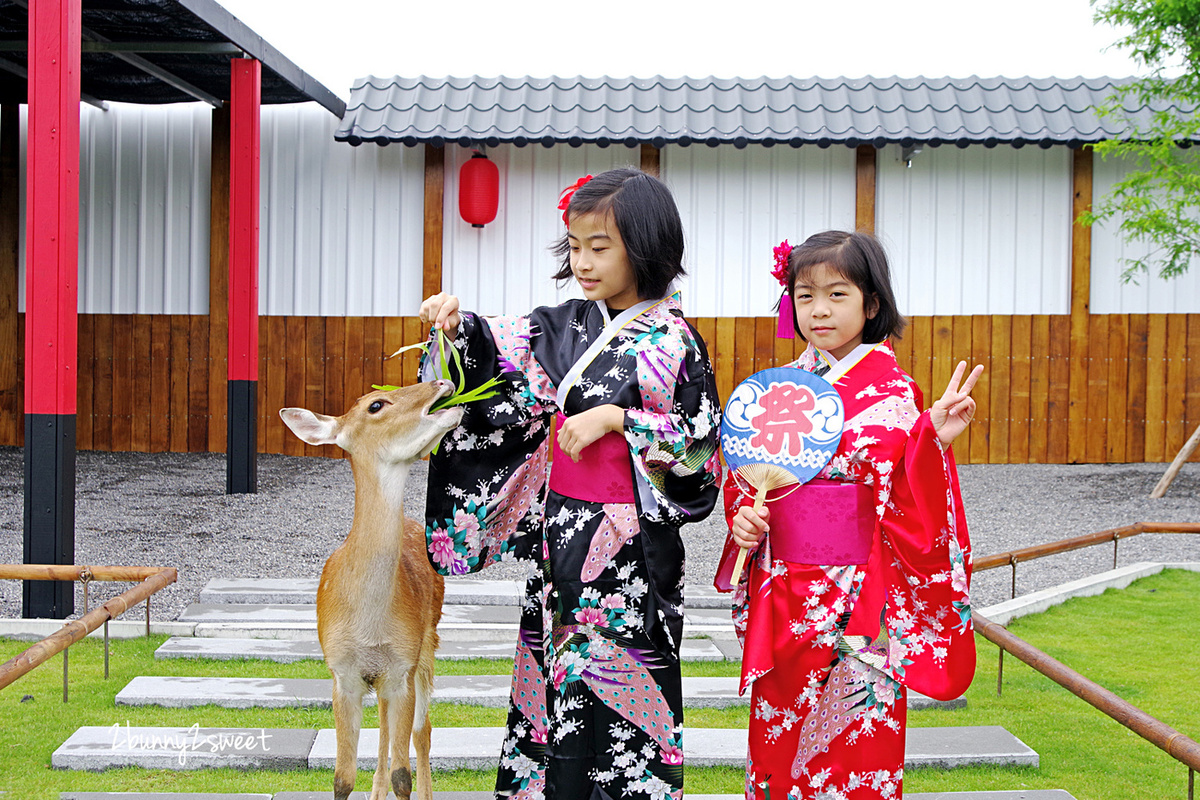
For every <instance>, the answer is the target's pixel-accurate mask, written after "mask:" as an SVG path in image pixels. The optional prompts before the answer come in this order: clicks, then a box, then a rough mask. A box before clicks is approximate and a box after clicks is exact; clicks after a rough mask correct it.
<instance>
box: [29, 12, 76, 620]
mask: <svg viewBox="0 0 1200 800" xmlns="http://www.w3.org/2000/svg"><path fill="white" fill-rule="evenodd" d="M82 25H83V21H82V8H81V0H38V2H36V3H30V4H29V126H28V134H27V137H28V144H27V162H28V167H27V175H28V178H27V180H26V201H25V202H26V208H27V209H28V215H27V219H26V229H25V248H26V254H27V257H26V265H27V268H26V271H25V272H26V274H25V279H26V282H25V298H26V302H25V563H27V564H70V563H72V562H74V560H75V411H76V402H77V400H76V390H77V387H76V383H77V381H76V369H77V361H78V352H77V340H78V333H79V331H78V325H79V319H78V316H79V315H78V285H77V284H78V280H79V53H80V35H81V32H82ZM74 611H75V591H74V586H73V584H71V583H65V582H55V583H51V584H38V583H36V582H33V581H27V582H26V583H25V585H24V587H23V614H24V616H25V617H50V618H56V619H65V618H66V617H68V616H70V615H71V614H72V613H74Z"/></svg>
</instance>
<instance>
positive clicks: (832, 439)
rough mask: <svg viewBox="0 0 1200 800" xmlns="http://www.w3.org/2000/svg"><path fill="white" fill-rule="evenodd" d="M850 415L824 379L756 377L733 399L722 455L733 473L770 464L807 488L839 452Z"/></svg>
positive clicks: (798, 373)
mask: <svg viewBox="0 0 1200 800" xmlns="http://www.w3.org/2000/svg"><path fill="white" fill-rule="evenodd" d="M844 423H845V411H844V408H843V405H842V399H841V397H839V396H838V393H837V390H836V389H834V388H833V386H832V385H830V383H829V382H828V381H826V380H825V379H824V378H820V377H818V376H816V375H813V374H812V373H811V372H806V371H805V370H801V369H796V368H795V367H778V368H775V369H767V370H763V371H761V372H756V373H755V374H753V375H751V376H750V377H749V378H747V379H746V380H744V381H742V382H741V383H740V384H738V386H737V387H736V388H735V389H734V391H733V393H732V395H730V398H729V401H728V402H727V403H726V405H725V414H724V415H723V417H722V420H721V449H722V450H723V451H724V453H725V461H726V463H727V464H729V467H730V469H734V470H737V469H739V468H741V467H743V466H746V465H749V464H770V465H774V466H778V467H782V468H784V469H786V470H787V471H788V472H790V473H792V475H793V476H794V477H795V479H796V481H797V482H800V483H803V482H805V481H807V480H809V479H810V478H812V477H813V476H815V475H816V474H817V473H818V472H820V470H821V469H822V468H823V467H824V466H825V464H826V463H827V462H828V461H829V459H830V457H831V456H832V455H833V452H834V451H835V450H836V449H837V445H838V441H839V439H840V438H841V434H842V427H843V425H844Z"/></svg>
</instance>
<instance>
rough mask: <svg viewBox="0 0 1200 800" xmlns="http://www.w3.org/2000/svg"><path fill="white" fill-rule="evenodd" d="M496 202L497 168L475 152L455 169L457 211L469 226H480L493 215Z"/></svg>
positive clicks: (498, 189) (485, 157)
mask: <svg viewBox="0 0 1200 800" xmlns="http://www.w3.org/2000/svg"><path fill="white" fill-rule="evenodd" d="M499 205H500V170H499V169H498V168H497V167H496V165H495V164H493V163H492V162H491V161H489V160H488V157H487V156H485V155H484V154H483V153H480V152H478V151H477V152H476V153H475V155H473V156H471V157H470V158H469V159H467V160H466V161H465V162H464V163H463V165H462V169H460V170H459V171H458V213H459V214H460V215H461V216H462V218H463V219H464V220H466V221H467V222H469V223H471V227H472V228H482V227H483V226H484V225H486V224H487V223H489V222H491V221H492V220H494V219H495V218H496V208H497V207H498V206H499Z"/></svg>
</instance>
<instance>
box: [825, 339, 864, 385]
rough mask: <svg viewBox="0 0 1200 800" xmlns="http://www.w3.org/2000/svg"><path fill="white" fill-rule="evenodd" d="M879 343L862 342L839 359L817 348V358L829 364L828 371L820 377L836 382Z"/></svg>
mask: <svg viewBox="0 0 1200 800" xmlns="http://www.w3.org/2000/svg"><path fill="white" fill-rule="evenodd" d="M879 345H880V342H869V343H868V342H863V343H862V344H860V345H859V346H858V347H855V348H854V349H853V350H851V351H850V352H849V353H847V354H846V357H845V358H843V359H842V360H840V361H839V360H838V359H836V358H834V357H833V354H832V353H830V352H829V351H827V350H822V349H820V348H817V358H819V359H821V360H822V361H824V362H825V363H827V364H828V365H829V372H827V373H825V374H824V375H823V376H822V377H823V378H825V380H827V381H829V382H830V383H837V382H838V381H839V380H841V378H842V377H843V376H844V375H845V374H846V373H847V372H849V371H850V370H852V369H854V366H855V365H856V364H858V362H860V361H862V360H863V359H864V358H866V357H867V353H870V352H871V351H872V350H874V349H875V348H876V347H878V346H879Z"/></svg>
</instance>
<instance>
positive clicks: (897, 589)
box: [882, 413, 975, 700]
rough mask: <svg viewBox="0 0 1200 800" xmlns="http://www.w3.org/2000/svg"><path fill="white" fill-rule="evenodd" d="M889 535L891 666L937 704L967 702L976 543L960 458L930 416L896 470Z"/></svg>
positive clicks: (885, 526) (885, 525) (885, 528)
mask: <svg viewBox="0 0 1200 800" xmlns="http://www.w3.org/2000/svg"><path fill="white" fill-rule="evenodd" d="M882 535H883V539H884V542H885V545H886V549H887V551H888V552H889V554H890V556H891V563H890V564H885V565H884V568H885V571H886V572H887V580H886V585H887V619H886V624H887V628H888V638H889V640H890V648H889V655H888V659H889V664H890V665H891V667H892V669H893V671H894V674H895V675H896V677H897V678H898V679H900V680H901V682H902V683H904V684H905V685H906V686H908V687H910V688H912V689H916V690H917V691H919V692H921V693H923V694H926V695H929V696H930V697H933V698H935V699H942V700H946V699H951V698H954V697H957V696H958V695H960V694H961V693H962V692H963V691H964V690H965V689H966V688H967V687H968V686H969V685H970V683H971V680H972V678H973V677H974V675H975V635H974V631H973V628H972V625H971V604H970V599H969V588H970V579H971V567H970V552H971V551H970V540H969V538H968V535H967V524H966V517H965V515H964V513H963V507H962V495H961V493H960V491H959V486H958V473H957V470H956V468H955V464H954V457H953V454H952V453H951V451H950V450H949V449H945V448H943V446H942V444H941V442H940V440H939V439H938V438H937V433H936V432H935V431H934V428H933V424H932V423H931V422H930V420H929V414H928V413H925V414H922V415H921V418H920V420H918V422H917V424H916V426H915V427H914V428H913V429H912V431H911V433H910V435H909V439H908V442H907V444H906V447H905V449H904V453H903V457H902V458H901V459H900V462H899V463H898V464H897V466H896V473H895V475H894V477H893V483H892V492H891V498H890V501H889V502H888V504H887V508H886V510H885V512H884V515H883V519H882Z"/></svg>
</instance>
